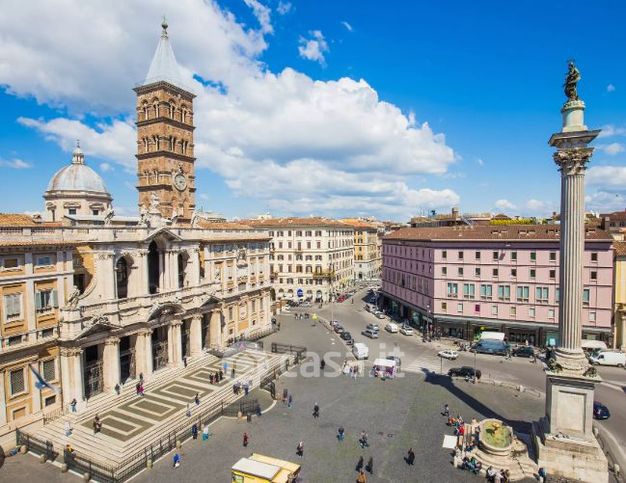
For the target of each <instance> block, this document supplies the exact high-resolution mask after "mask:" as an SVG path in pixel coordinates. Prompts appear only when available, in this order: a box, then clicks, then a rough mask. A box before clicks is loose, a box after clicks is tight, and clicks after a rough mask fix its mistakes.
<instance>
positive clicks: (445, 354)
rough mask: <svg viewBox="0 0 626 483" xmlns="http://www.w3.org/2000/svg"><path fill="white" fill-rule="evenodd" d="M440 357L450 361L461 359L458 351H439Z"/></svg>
mask: <svg viewBox="0 0 626 483" xmlns="http://www.w3.org/2000/svg"><path fill="white" fill-rule="evenodd" d="M438 355H439V357H441V358H443V359H448V360H451V361H453V360H455V359H456V358H457V357H459V353H458V352H457V351H453V350H450V349H446V350H443V351H439V352H438Z"/></svg>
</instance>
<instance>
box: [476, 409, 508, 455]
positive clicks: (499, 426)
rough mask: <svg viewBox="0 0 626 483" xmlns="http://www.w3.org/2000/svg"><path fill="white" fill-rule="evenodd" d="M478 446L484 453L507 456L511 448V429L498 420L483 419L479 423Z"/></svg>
mask: <svg viewBox="0 0 626 483" xmlns="http://www.w3.org/2000/svg"><path fill="white" fill-rule="evenodd" d="M479 428H480V437H479V444H480V447H481V449H482V450H483V451H485V452H486V453H489V454H492V455H497V456H507V455H508V454H509V453H510V452H511V449H512V448H513V428H511V426H507V425H506V424H504V423H503V422H502V421H500V420H499V419H493V418H492V419H484V420H482V421H481V422H480V423H479Z"/></svg>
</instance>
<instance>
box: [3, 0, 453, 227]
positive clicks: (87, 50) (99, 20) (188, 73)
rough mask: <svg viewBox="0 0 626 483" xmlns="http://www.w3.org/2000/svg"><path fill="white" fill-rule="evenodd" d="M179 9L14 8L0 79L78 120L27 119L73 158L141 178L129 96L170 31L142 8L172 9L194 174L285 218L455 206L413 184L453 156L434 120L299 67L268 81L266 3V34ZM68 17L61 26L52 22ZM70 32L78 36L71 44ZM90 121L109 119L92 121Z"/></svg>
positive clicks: (364, 88)
mask: <svg viewBox="0 0 626 483" xmlns="http://www.w3.org/2000/svg"><path fill="white" fill-rule="evenodd" d="M180 3H181V5H178V6H177V8H176V9H174V10H172V9H171V4H170V3H169V2H166V1H165V0H161V1H157V2H148V0H136V1H134V2H129V3H128V4H126V3H125V4H123V5H122V4H119V5H118V4H115V3H114V4H111V5H110V6H109V7H108V8H107V9H101V8H99V7H98V6H97V5H95V4H91V3H89V2H78V1H74V2H66V4H65V6H64V8H61V9H60V8H59V6H58V5H55V4H48V3H42V4H41V6H40V12H39V15H37V16H33V15H32V11H31V9H29V8H28V6H27V5H26V4H24V5H20V4H15V5H14V6H13V7H12V9H11V15H4V16H2V17H0V30H2V32H3V36H2V37H0V84H5V85H6V86H7V87H8V89H9V91H10V92H13V93H14V94H15V95H19V96H34V97H36V98H37V100H38V101H39V102H41V103H47V104H49V105H53V106H56V105H59V106H66V107H67V110H68V112H69V113H70V115H68V116H60V117H56V118H51V119H31V118H26V117H23V118H20V119H19V122H20V123H21V124H22V125H24V126H27V127H30V128H32V129H35V130H37V131H39V132H40V133H41V134H42V135H43V137H44V138H45V139H47V140H50V141H53V142H56V143H57V144H59V145H60V146H61V147H62V148H63V149H65V150H66V151H68V152H70V151H71V149H72V148H73V145H74V143H75V139H77V138H80V139H81V146H82V147H83V149H84V150H85V152H86V154H87V155H91V156H96V157H98V158H100V159H101V160H102V161H103V162H105V163H109V164H105V165H104V167H102V166H101V169H102V170H103V171H107V170H110V168H111V167H112V165H113V164H118V165H121V166H123V167H124V168H125V169H126V170H127V171H128V172H129V173H130V172H131V171H133V170H134V167H135V157H134V154H135V150H136V139H135V130H134V125H133V122H132V116H133V115H134V95H133V93H132V91H131V90H130V89H131V87H132V86H133V85H134V84H135V83H136V82H137V81H141V80H142V79H143V77H144V76H145V73H146V71H147V69H148V64H149V61H150V59H151V58H152V54H153V52H154V49H155V47H156V43H157V41H158V36H159V34H160V23H161V18H160V16H157V15H156V14H155V15H154V17H153V18H152V17H146V16H145V12H146V11H151V12H159V13H160V12H165V13H166V14H167V20H168V23H169V34H170V38H171V41H172V44H173V47H174V50H175V52H176V56H177V59H178V61H179V63H180V64H181V66H182V68H183V71H184V72H183V73H184V76H185V82H186V83H187V84H188V85H189V86H190V87H191V88H192V89H193V90H194V92H195V93H196V94H197V98H196V101H195V106H194V107H195V118H194V119H195V123H196V126H197V129H196V140H195V143H196V156H197V157H198V161H197V166H198V168H207V169H209V170H211V172H213V173H215V174H217V175H219V176H221V177H223V178H224V180H225V182H226V184H227V186H228V187H230V188H231V189H232V190H233V191H234V192H235V193H236V194H237V195H239V196H242V197H252V198H259V199H263V200H264V202H265V203H266V204H268V205H269V206H270V207H273V209H276V210H282V211H285V212H302V213H305V212H325V213H327V214H333V213H339V212H343V213H345V212H349V211H353V210H356V209H362V210H365V211H371V212H373V213H374V214H379V215H381V216H382V215H396V216H399V217H405V216H408V215H410V214H412V213H415V212H416V210H418V209H419V208H420V207H425V208H447V207H449V206H451V205H455V204H458V203H459V196H458V195H457V194H456V193H455V192H454V191H452V190H450V189H445V188H444V189H439V190H432V189H428V188H427V187H426V186H410V185H409V183H411V181H410V180H411V179H415V178H416V177H417V175H423V174H434V175H439V174H444V173H446V171H447V169H448V167H449V166H450V165H451V164H453V163H454V161H455V159H456V155H455V152H454V151H453V150H452V148H451V147H449V146H448V145H447V144H446V140H445V137H444V135H443V134H440V133H435V132H433V131H432V129H431V128H430V126H429V125H428V123H426V122H421V123H418V122H416V121H415V116H414V115H408V114H405V113H403V112H402V111H401V110H400V109H399V108H398V107H397V106H395V105H393V104H390V103H387V102H384V101H382V100H381V99H379V97H378V94H377V92H376V90H375V89H374V88H373V87H372V86H370V85H369V84H368V83H367V81H365V80H364V79H351V78H347V77H344V78H340V79H337V80H330V81H318V80H315V79H313V78H311V77H309V76H307V75H305V74H303V73H300V72H298V71H296V70H294V69H292V68H286V69H284V70H283V71H281V72H271V71H270V70H269V69H268V68H267V67H266V66H264V65H263V64H262V63H261V62H260V61H259V58H260V55H261V54H262V53H263V51H264V50H265V49H266V48H267V42H268V40H267V39H266V38H267V35H268V34H271V32H272V31H273V27H272V23H271V21H272V16H271V13H272V12H271V11H270V10H269V7H268V6H267V5H265V4H264V3H263V2H260V1H259V0H246V4H247V5H248V6H249V7H250V9H251V14H252V15H253V16H254V17H255V18H256V20H257V23H258V26H257V27H245V26H243V24H242V23H239V21H238V19H236V18H235V17H234V16H233V15H232V14H231V13H229V12H227V11H225V10H223V9H221V8H220V7H218V6H216V5H215V4H213V3H208V4H207V3H204V2H200V1H196V0H181V2H180ZM281 5H283V7H282V9H281V10H282V11H281V10H279V11H278V12H277V13H279V14H281V15H284V14H286V13H288V12H289V11H290V7H288V6H287V5H290V4H287V3H282V4H281ZM58 16H62V17H63V22H49V19H50V18H53V17H58ZM278 18H280V15H279V16H278ZM27 19H28V21H26V20H27ZM140 19H141V20H140ZM183 26H184V27H183ZM68 32H71V35H72V38H81V39H82V41H81V42H78V43H77V42H67V41H66V40H67V35H68ZM302 39H304V43H302V42H301V43H300V45H299V46H298V47H299V48H300V49H301V50H300V55H302V56H303V57H305V58H308V59H310V60H312V61H316V62H320V63H323V62H324V61H325V57H324V54H325V53H327V52H328V43H327V40H326V39H325V38H324V36H323V34H322V33H321V32H319V31H312V32H306V33H304V35H303V37H302ZM269 41H271V37H270V38H269ZM310 42H317V44H316V45H313V44H310ZM294 47H295V46H294ZM9 66H10V67H9ZM194 74H195V75H196V76H197V77H195V78H194V77H193V76H194ZM198 77H200V78H202V79H206V80H209V81H211V82H204V83H200V82H199V81H197V80H196V79H197V78H198ZM85 114H90V115H91V116H94V117H95V118H96V119H100V121H97V122H96V123H87V122H85V121H84V115H85ZM207 175H210V174H209V173H207V171H204V170H201V171H200V172H199V173H197V176H198V177H202V176H207ZM129 176H130V174H129ZM316 207H317V208H316Z"/></svg>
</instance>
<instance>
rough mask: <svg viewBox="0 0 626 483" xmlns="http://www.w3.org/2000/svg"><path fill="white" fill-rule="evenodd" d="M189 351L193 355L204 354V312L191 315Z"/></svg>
mask: <svg viewBox="0 0 626 483" xmlns="http://www.w3.org/2000/svg"><path fill="white" fill-rule="evenodd" d="M189 345H190V347H189V353H190V355H191V357H196V356H199V355H201V354H202V314H198V315H194V316H193V317H191V325H190V326H189Z"/></svg>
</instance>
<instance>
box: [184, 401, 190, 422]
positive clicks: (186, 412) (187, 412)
mask: <svg viewBox="0 0 626 483" xmlns="http://www.w3.org/2000/svg"><path fill="white" fill-rule="evenodd" d="M185 414H186V415H187V417H188V418H190V417H191V409H190V408H189V403H187V411H185Z"/></svg>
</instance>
